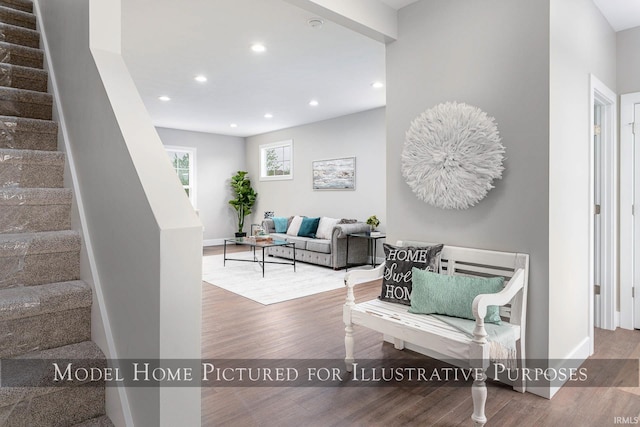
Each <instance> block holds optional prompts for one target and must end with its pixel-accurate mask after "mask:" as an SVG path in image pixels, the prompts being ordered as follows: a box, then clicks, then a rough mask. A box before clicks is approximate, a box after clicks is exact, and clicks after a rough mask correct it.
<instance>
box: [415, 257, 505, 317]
mask: <svg viewBox="0 0 640 427" xmlns="http://www.w3.org/2000/svg"><path fill="white" fill-rule="evenodd" d="M412 276H413V289H412V292H411V308H409V313H415V314H444V315H446V316H454V317H461V318H463V319H470V320H475V317H473V310H472V305H473V300H474V298H475V297H477V296H478V295H480V294H495V293H497V292H500V291H501V290H502V288H503V287H504V278H502V277H487V278H483V277H467V276H448V275H444V274H436V273H431V272H430V271H425V270H420V269H417V268H414V269H413V274H412ZM484 321H485V322H487V323H497V324H500V308H499V307H498V306H496V305H490V306H489V307H487V315H486V316H485V318H484Z"/></svg>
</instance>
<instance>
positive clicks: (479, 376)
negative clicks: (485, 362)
mask: <svg viewBox="0 0 640 427" xmlns="http://www.w3.org/2000/svg"><path fill="white" fill-rule="evenodd" d="M473 376H474V378H473V379H474V381H473V385H472V386H471V398H472V399H473V415H471V419H472V420H473V425H474V426H477V427H482V426H484V425H485V423H486V422H487V417H486V416H485V415H484V406H485V403H486V402H487V385H486V384H485V380H486V378H487V376H486V374H485V371H484V369H481V368H475V369H474V374H473Z"/></svg>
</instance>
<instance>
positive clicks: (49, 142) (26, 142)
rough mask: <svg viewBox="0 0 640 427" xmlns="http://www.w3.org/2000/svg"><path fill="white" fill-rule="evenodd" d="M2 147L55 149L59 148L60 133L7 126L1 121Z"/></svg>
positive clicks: (0, 139)
mask: <svg viewBox="0 0 640 427" xmlns="http://www.w3.org/2000/svg"><path fill="white" fill-rule="evenodd" d="M0 148H12V149H16V150H42V151H55V150H57V148H58V134H57V133H48V132H38V131H37V130H27V129H20V128H15V127H7V126H6V125H5V124H3V122H1V121H0Z"/></svg>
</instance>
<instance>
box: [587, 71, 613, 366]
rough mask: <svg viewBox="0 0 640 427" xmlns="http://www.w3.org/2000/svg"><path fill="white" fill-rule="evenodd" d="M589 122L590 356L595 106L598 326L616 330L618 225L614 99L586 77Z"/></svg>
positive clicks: (600, 83) (609, 91)
mask: <svg viewBox="0 0 640 427" xmlns="http://www.w3.org/2000/svg"><path fill="white" fill-rule="evenodd" d="M590 86H591V90H590V104H589V109H590V120H589V136H590V139H589V148H590V149H589V163H590V164H589V201H590V208H589V333H590V338H591V339H590V343H591V344H590V346H591V354H593V351H594V334H595V333H594V320H595V314H596V313H595V277H594V272H595V264H594V258H595V244H594V237H595V233H594V226H595V195H594V193H595V164H594V163H595V158H594V136H595V128H594V118H595V104H596V103H597V104H598V105H600V106H601V107H602V125H601V129H602V131H601V133H600V136H601V141H602V153H601V156H602V159H601V161H602V174H601V185H602V187H601V188H602V197H601V202H600V203H601V210H600V215H601V230H602V239H601V247H602V250H601V253H602V282H603V283H601V284H600V285H601V286H600V307H601V308H600V310H599V311H600V319H599V320H600V322H599V324H600V327H601V328H603V329H610V330H614V329H615V328H616V294H617V292H616V291H617V289H616V288H617V255H618V254H617V246H618V238H617V235H618V233H617V226H618V221H617V218H618V209H617V207H618V182H617V177H618V164H617V163H618V144H617V138H616V135H617V114H616V112H617V96H616V94H615V93H614V92H613V91H612V90H611V89H609V88H608V87H607V86H606V85H605V84H604V83H602V82H601V81H600V80H599V79H598V78H596V77H595V76H593V75H591V76H590Z"/></svg>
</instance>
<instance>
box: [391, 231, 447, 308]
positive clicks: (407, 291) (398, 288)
mask: <svg viewBox="0 0 640 427" xmlns="http://www.w3.org/2000/svg"><path fill="white" fill-rule="evenodd" d="M443 247H444V245H443V244H440V245H434V246H425V247H414V246H406V247H401V246H400V247H398V246H392V245H389V244H387V243H385V244H383V248H384V255H385V262H384V274H383V276H382V292H381V293H380V299H381V300H382V301H389V302H396V303H400V304H404V305H411V288H412V271H411V270H412V269H413V268H414V267H415V268H417V269H420V270H426V271H431V272H434V273H437V272H439V270H440V253H441V252H442V248H443Z"/></svg>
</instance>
